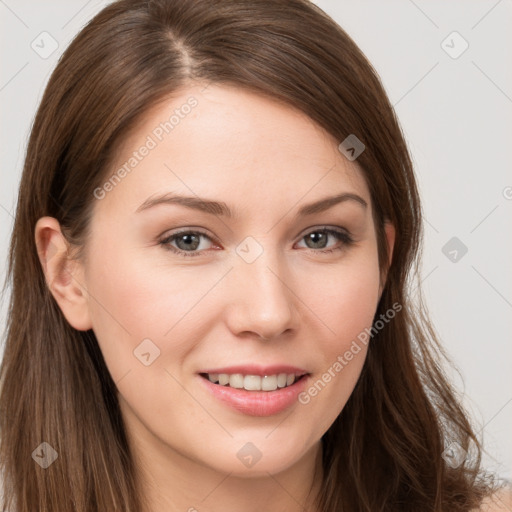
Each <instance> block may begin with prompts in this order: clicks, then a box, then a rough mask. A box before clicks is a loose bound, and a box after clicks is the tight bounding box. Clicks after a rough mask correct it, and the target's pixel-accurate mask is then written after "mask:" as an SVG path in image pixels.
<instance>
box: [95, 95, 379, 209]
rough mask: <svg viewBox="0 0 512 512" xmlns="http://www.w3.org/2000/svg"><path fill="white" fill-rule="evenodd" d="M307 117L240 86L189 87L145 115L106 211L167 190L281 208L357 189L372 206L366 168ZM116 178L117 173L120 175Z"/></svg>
mask: <svg viewBox="0 0 512 512" xmlns="http://www.w3.org/2000/svg"><path fill="white" fill-rule="evenodd" d="M338 144H339V142H338V141H336V140H335V139H334V137H332V136H331V135H330V134H329V133H327V132H326V131H325V130H324V129H323V128H321V127H320V126H319V125H318V124H316V123H315V122H314V121H313V120H311V119H310V118H309V117H308V116H307V115H306V114H304V113H303V112H301V111H298V110H296V109H294V108H292V107H290V106H288V105H285V104H282V103H279V102H277V101H276V100H273V99H269V98H267V97H265V96H262V95H259V94H255V93H253V92H250V91H247V90H244V89H239V88H236V87H232V86H224V85H223V86H219V85H209V86H207V87H206V88H205V86H204V85H200V86H190V87H187V88H182V89H180V90H178V91H175V93H174V94H173V95H172V97H168V98H166V99H165V100H163V101H161V102H160V103H159V104H157V105H155V106H153V107H152V108H151V109H150V110H148V112H146V113H145V115H144V116H143V119H142V120H141V121H140V122H139V123H138V125H137V126H136V127H135V128H134V129H133V130H132V132H131V133H130V135H129V136H128V137H127V138H126V139H125V140H124V141H123V142H122V143H121V144H120V146H119V148H118V150H117V152H116V155H115V158H114V160H113V163H112V165H111V166H110V168H109V170H108V172H107V173H106V175H105V177H104V180H103V182H102V184H100V186H102V185H103V184H106V183H107V182H112V186H108V187H107V188H108V192H107V193H106V195H105V198H104V199H103V200H102V201H100V203H101V205H99V206H100V208H101V209H119V208H120V207H121V206H122V205H124V206H128V205H129V206H130V208H131V211H134V210H135V209H136V208H137V206H139V204H140V202H141V201H142V200H144V199H146V198H147V197H148V196H150V195H152V194H155V193H161V192H165V191H167V190H169V191H173V192H177V191H179V192H181V193H187V195H192V194H195V195H198V196H203V197H204V196H215V197H217V198H219V197H221V196H222V199H223V200H225V201H226V202H229V203H230V204H236V201H237V200H239V202H241V206H243V207H245V208H248V207H249V206H251V205H252V206H255V205H259V207H260V208H261V207H263V208H266V207H271V206H272V207H274V206H281V207H283V206H284V205H285V204H289V205H292V204H296V203H297V202H299V201H300V200H301V197H304V200H305V201H310V200H314V199H315V198H318V197H323V196H325V195H327V194H332V193H337V192H353V193H357V194H359V195H361V196H363V197H364V198H365V199H366V200H367V202H368V203H369V204H370V197H369V191H368V188H367V185H366V181H365V179H364V176H363V173H362V171H361V169H360V168H359V166H358V165H357V164H356V163H355V162H349V161H348V160H347V159H346V158H345V157H344V156H343V155H342V154H341V153H340V152H339V151H338ZM110 178H114V179H113V180H112V179H110Z"/></svg>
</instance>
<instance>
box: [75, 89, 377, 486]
mask: <svg viewBox="0 0 512 512" xmlns="http://www.w3.org/2000/svg"><path fill="white" fill-rule="evenodd" d="M202 89H203V88H202V87H189V88H186V89H182V90H180V91H179V93H177V94H175V95H174V96H173V98H172V99H170V100H168V101H165V102H163V103H161V104H160V105H158V106H157V107H155V108H153V109H152V110H151V111H150V112H148V114H147V116H146V117H145V120H144V122H143V123H142V124H141V125H140V126H138V127H137V129H136V131H135V132H133V133H132V135H131V136H130V137H129V138H128V139H126V140H125V141H124V144H123V145H122V147H121V148H120V150H119V151H118V152H117V155H116V162H115V164H114V165H113V166H112V168H111V173H109V174H108V176H107V179H108V178H110V181H107V179H106V180H105V181H104V182H103V183H102V185H101V186H100V188H98V189H96V192H95V196H96V197H95V198H94V199H93V201H94V212H93V218H92V224H91V238H90V240H89V241H88V245H87V259H86V260H85V263H84V264H83V265H84V267H83V281H84V282H83V286H84V288H85V289H86V290H87V294H86V301H85V303H84V304H85V305H84V308H85V309H84V311H83V312H82V313H81V315H82V316H81V319H82V321H83V323H82V324H81V325H82V327H84V328H85V327H86V325H85V324H86V323H88V322H89V323H90V327H91V328H92V329H93V330H94V333H95V335H96V337H97V339H98V342H99V345H100V348H101V350H102V353H103V355H104V358H105V361H106V364H107V367H108V369H109V371H110V373H111V375H112V378H113V380H114V381H115V382H116V385H117V388H118V391H119V400H120V404H121V409H122V413H123V416H124V419H125V421H126V423H127V426H128V429H129V430H130V431H131V432H132V433H134V434H136V435H137V437H138V438H139V439H143V440H144V442H145V443H146V446H152V447H153V448H154V450H155V454H156V455H155V456H156V457H160V456H161V457H162V458H163V457H168V456H178V455H179V456H180V457H184V458H185V459H186V460H188V461H191V462H193V463H198V464H201V465H203V466H207V467H209V468H213V469H215V470H217V471H221V472H224V473H228V472H231V473H233V474H235V475H242V476H251V475H263V474H266V473H267V472H272V473H276V472H279V471H281V470H285V469H286V468H289V467H291V466H292V465H293V464H295V463H297V462H298V461H299V460H300V459H301V458H302V457H304V456H305V454H306V453H308V452H310V451H311V450H312V449H313V448H314V447H315V446H318V445H319V441H320V438H321V436H322V435H323V434H324V433H325V432H326V430H327V429H328V428H329V426H330V425H331V424H332V422H333V421H334V420H335V418H336V417H337V416H338V415H339V413H340V411H341V410H342V409H343V407H344V405H345V403H346V401H347V399H348V398H349V396H350V394H351V393H352V391H353V389H354V386H355V384H356V381H357V379H358V377H359V374H360V371H361V368H362V366H363V363H364V360H365V356H366V351H367V346H366V345H365V344H364V343H361V342H359V343H358V345H359V351H358V352H357V353H355V351H354V350H352V357H351V358H350V359H349V360H347V359H348V358H347V357H346V356H345V354H346V352H347V351H349V352H350V351H351V350H350V349H351V346H352V347H353V346H354V345H353V342H354V340H357V338H358V336H359V335H360V334H361V333H362V332H364V330H365V328H369V327H370V326H371V324H372V320H373V316H374V314H375V311H376V308H377V303H378V300H379V295H380V291H381V290H380V275H379V265H378V253H377V240H376V234H375V226H374V223H373V220H372V206H371V199H370V194H369V190H368V187H367V185H366V183H365V180H364V177H363V175H362V172H361V171H360V169H359V168H358V166H357V164H356V162H349V161H348V160H346V159H345V157H344V156H343V155H342V154H341V153H340V152H339V151H338V149H337V145H338V144H339V141H336V140H334V138H332V137H331V136H330V135H329V134H327V133H326V132H325V131H324V130H322V129H321V128H320V127H319V126H318V125H316V124H315V123H314V122H313V121H311V120H310V119H309V118H308V117H307V116H305V115H304V114H303V113H300V112H298V111H295V110H293V109H292V108H290V107H288V106H283V105H281V104H278V103H276V102H274V101H272V100H269V99H266V98H263V97H261V96H258V95H255V94H253V93H251V92H247V91H241V90H239V89H236V88H231V87H227V86H222V87H221V86H214V85H210V86H209V87H208V88H207V89H206V90H204V91H203V90H202ZM191 98H192V99H191ZM187 105H188V106H187ZM172 116H174V117H172ZM169 120H171V121H169ZM166 122H167V124H165V123H166ZM144 147H145V148H146V149H143V148H144ZM125 164H126V165H125ZM123 165H125V167H124V170H125V172H122V171H120V169H122V168H123ZM113 175H115V176H116V178H114V177H113ZM179 196H186V197H188V198H190V199H187V200H185V199H176V198H177V197H179ZM333 197H337V200H332V201H330V202H325V201H324V200H325V199H327V198H333ZM201 201H209V202H210V203H204V202H203V203H201ZM322 201H324V202H322ZM213 202H215V203H218V204H214V203H213ZM313 203H318V204H317V206H316V207H313V206H309V207H308V205H311V204H313ZM228 210H229V214H228ZM68 319H69V320H70V322H73V319H72V314H69V315H68ZM84 319H85V320H84ZM360 339H361V338H360ZM342 361H343V362H342ZM340 367H341V368H340ZM262 377H263V378H262ZM212 381H213V382H212ZM228 382H229V384H227V383H228ZM287 384H289V385H287ZM283 386H284V387H283ZM240 387H243V388H242V389H240ZM261 387H263V390H261ZM245 388H248V390H246V389H245ZM315 390H316V391H315ZM260 457H261V458H260ZM257 459H259V460H257ZM254 461H256V462H254Z"/></svg>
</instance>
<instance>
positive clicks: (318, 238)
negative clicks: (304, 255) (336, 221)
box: [309, 233, 326, 248]
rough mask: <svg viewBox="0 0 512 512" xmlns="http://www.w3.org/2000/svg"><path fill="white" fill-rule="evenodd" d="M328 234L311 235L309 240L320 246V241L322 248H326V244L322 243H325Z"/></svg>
mask: <svg viewBox="0 0 512 512" xmlns="http://www.w3.org/2000/svg"><path fill="white" fill-rule="evenodd" d="M325 239H326V234H325V233H310V235H309V240H310V241H312V242H313V243H314V244H318V243H319V241H320V248H323V247H325V244H322V243H321V241H323V242H325ZM318 247H319V246H316V247H315V248H318Z"/></svg>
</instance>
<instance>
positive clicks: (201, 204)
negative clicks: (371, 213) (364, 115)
mask: <svg viewBox="0 0 512 512" xmlns="http://www.w3.org/2000/svg"><path fill="white" fill-rule="evenodd" d="M346 201H353V202H355V203H357V204H359V205H361V206H362V207H363V208H367V207H368V203H367V202H366V201H365V200H364V199H363V198H362V197H360V196H358V195H357V194H353V193H351V192H344V193H341V194H338V195H335V196H330V197H324V198H322V199H319V200H318V201H315V202H313V203H309V204H306V205H304V206H302V207H301V208H300V209H299V211H298V212H297V214H296V217H304V216H307V215H313V214H315V213H321V212H324V211H326V210H328V209H329V208H332V207H333V206H335V205H337V204H339V203H344V202H346ZM161 204H167V205H172V204H177V205H180V206H185V207H186V208H191V209H193V210H199V211H202V212H205V213H209V214H211V215H221V216H225V217H228V218H233V217H234V215H233V212H232V211H231V209H230V208H229V206H228V205H227V204H226V203H224V202H222V201H212V200H207V199H202V198H200V197H197V196H196V197H193V196H180V195H176V194H173V193H167V194H162V195H159V196H153V197H149V198H148V199H146V200H145V201H144V202H143V203H142V204H141V205H140V206H139V207H138V208H137V210H135V213H139V212H142V211H144V210H148V209H149V208H153V207H155V206H157V205H161Z"/></svg>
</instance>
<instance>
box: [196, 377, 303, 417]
mask: <svg viewBox="0 0 512 512" xmlns="http://www.w3.org/2000/svg"><path fill="white" fill-rule="evenodd" d="M198 377H199V379H200V380H201V381H202V382H203V384H204V386H206V389H207V390H208V391H209V392H210V393H212V394H213V396H214V397H215V398H217V399H218V400H220V401H221V402H223V403H225V404H226V405H228V406H230V407H232V408H233V409H236V410H237V411H239V412H241V413H243V414H247V415H249V416H272V415H274V414H278V413H280V412H282V411H284V410H286V409H288V408H289V407H290V406H291V405H293V403H296V402H298V400H297V396H298V395H299V393H301V392H302V391H303V390H304V388H305V387H306V381H307V380H308V377H309V375H304V376H303V377H302V378H301V379H300V380H298V381H296V382H294V383H293V384H292V385H291V386H288V387H286V388H280V389H279V388H278V389H276V390H275V391H247V390H246V389H238V388H232V387H229V386H221V385H220V384H214V383H213V382H210V381H209V380H208V379H207V378H204V377H202V376H201V375H199V376H198Z"/></svg>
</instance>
